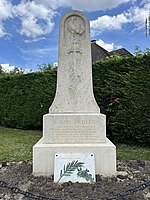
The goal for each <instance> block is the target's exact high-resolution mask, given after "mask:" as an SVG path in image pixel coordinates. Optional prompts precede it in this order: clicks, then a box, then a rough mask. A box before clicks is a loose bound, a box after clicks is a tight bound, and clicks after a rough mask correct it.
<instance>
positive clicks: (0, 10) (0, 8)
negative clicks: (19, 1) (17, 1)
mask: <svg viewBox="0 0 150 200" xmlns="http://www.w3.org/2000/svg"><path fill="white" fill-rule="evenodd" d="M11 9H12V5H11V3H10V2H9V1H8V0H1V1H0V37H3V36H5V35H6V34H7V33H6V32H5V29H4V21H5V20H7V19H8V18H10V17H12V12H11Z"/></svg>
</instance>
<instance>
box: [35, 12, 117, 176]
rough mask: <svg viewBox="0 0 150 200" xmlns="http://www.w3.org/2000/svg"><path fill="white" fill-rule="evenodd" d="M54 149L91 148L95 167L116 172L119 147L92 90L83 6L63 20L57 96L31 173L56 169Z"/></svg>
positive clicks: (88, 150) (78, 150)
mask: <svg viewBox="0 0 150 200" xmlns="http://www.w3.org/2000/svg"><path fill="white" fill-rule="evenodd" d="M56 153H57V154H59V153H67V154H70V153H83V154H84V153H93V154H94V156H95V170H96V173H97V174H100V175H103V176H116V147H115V145H113V144H112V143H111V142H110V141H109V140H108V139H107V138H106V116H105V115H103V114H101V113H100V109H99V107H98V105H97V103H96V101H95V98H94V95H93V83H92V63H91V44H90V26H89V21H88V19H87V17H86V16H85V15H84V14H83V13H82V12H80V11H71V12H68V13H66V14H65V15H64V16H63V17H62V19H61V22H60V32H59V61H58V71H57V89H56V96H55V98H54V102H53V103H52V105H51V107H50V109H49V113H48V114H46V115H44V117H43V137H42V139H41V140H40V141H39V142H38V143H37V144H36V145H35V146H34V147H33V174H34V175H36V176H39V175H44V176H50V175H52V174H53V173H54V158H55V154H56Z"/></svg>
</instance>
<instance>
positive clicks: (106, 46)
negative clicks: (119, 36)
mask: <svg viewBox="0 0 150 200" xmlns="http://www.w3.org/2000/svg"><path fill="white" fill-rule="evenodd" d="M96 44H98V45H99V46H101V47H103V48H104V49H106V50H107V51H112V50H114V49H120V48H121V47H122V46H120V45H116V44H114V43H105V42H104V41H103V40H101V39H99V40H97V41H96Z"/></svg>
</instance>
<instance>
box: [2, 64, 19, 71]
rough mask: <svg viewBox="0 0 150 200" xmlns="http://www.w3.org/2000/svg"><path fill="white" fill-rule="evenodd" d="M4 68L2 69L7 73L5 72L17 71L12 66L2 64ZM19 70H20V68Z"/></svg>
mask: <svg viewBox="0 0 150 200" xmlns="http://www.w3.org/2000/svg"><path fill="white" fill-rule="evenodd" d="M0 65H1V66H2V69H3V70H4V71H5V72H10V71H13V70H14V69H15V66H12V65H10V64H0ZM18 69H19V68H18Z"/></svg>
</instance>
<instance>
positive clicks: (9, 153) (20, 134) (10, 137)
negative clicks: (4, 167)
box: [0, 127, 42, 162]
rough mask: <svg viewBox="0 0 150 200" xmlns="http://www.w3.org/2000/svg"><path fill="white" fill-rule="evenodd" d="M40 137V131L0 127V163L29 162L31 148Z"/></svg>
mask: <svg viewBox="0 0 150 200" xmlns="http://www.w3.org/2000/svg"><path fill="white" fill-rule="evenodd" d="M41 137H42V132H41V131H27V130H20V129H10V128H4V127H0V161H4V160H7V161H9V162H12V161H20V160H31V159H32V147H33V145H34V144H35V143H36V142H37V141H38V140H39V139H40V138H41Z"/></svg>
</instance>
